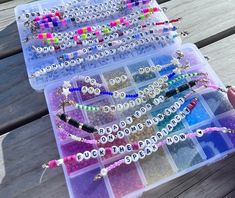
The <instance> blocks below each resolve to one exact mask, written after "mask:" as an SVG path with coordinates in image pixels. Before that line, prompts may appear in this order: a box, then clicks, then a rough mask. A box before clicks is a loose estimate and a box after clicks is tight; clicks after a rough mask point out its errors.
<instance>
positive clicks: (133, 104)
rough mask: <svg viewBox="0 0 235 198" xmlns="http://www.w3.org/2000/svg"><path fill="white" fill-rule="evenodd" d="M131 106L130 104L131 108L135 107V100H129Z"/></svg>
mask: <svg viewBox="0 0 235 198" xmlns="http://www.w3.org/2000/svg"><path fill="white" fill-rule="evenodd" d="M129 106H130V108H133V107H135V102H134V100H130V101H129Z"/></svg>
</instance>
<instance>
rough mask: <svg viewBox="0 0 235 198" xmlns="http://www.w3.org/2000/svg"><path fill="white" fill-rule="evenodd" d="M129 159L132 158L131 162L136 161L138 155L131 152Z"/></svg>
mask: <svg viewBox="0 0 235 198" xmlns="http://www.w3.org/2000/svg"><path fill="white" fill-rule="evenodd" d="M131 159H132V161H133V162H137V161H138V159H139V155H138V154H136V153H133V154H132V155H131Z"/></svg>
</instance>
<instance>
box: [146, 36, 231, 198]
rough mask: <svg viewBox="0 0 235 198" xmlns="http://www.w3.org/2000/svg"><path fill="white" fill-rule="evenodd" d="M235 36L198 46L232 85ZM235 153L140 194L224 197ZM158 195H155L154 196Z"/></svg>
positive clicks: (228, 189)
mask: <svg viewBox="0 0 235 198" xmlns="http://www.w3.org/2000/svg"><path fill="white" fill-rule="evenodd" d="M234 44H235V35H232V36H230V37H227V38H225V39H222V40H220V41H218V42H215V43H213V44H211V45H208V46H206V47H204V48H202V49H201V51H202V53H203V54H204V55H207V56H209V58H210V64H211V66H212V67H213V69H214V70H215V71H216V73H217V74H218V76H219V77H220V78H221V80H222V81H223V82H224V83H225V84H233V85H234V84H235V78H234V76H235V70H234V66H233V65H234V63H235V61H234V54H235V49H234V47H233V46H234ZM234 164H235V154H234V155H232V156H231V157H230V158H228V159H226V160H222V161H221V162H218V163H216V164H213V165H212V166H206V167H203V168H200V169H199V170H195V171H193V172H191V173H189V174H186V175H184V176H182V177H179V178H177V179H175V180H173V181H171V182H168V183H166V184H164V185H161V186H160V187H158V188H155V189H152V190H150V191H149V192H146V193H144V194H143V196H142V197H143V198H145V197H146V198H156V197H166V198H167V197H200V198H204V197H205V198H206V197H223V196H225V195H227V194H228V195H229V193H231V195H233V194H234V191H235V180H234V178H235V167H234ZM156 195H157V196H156Z"/></svg>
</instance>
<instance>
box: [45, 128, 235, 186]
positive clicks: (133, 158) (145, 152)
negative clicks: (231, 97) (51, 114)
mask: <svg viewBox="0 0 235 198" xmlns="http://www.w3.org/2000/svg"><path fill="white" fill-rule="evenodd" d="M210 132H223V133H235V130H233V129H228V128H226V127H222V128H219V127H212V128H206V129H204V130H201V129H198V130H197V131H196V132H193V133H188V134H185V133H180V134H179V135H173V136H172V137H167V138H166V139H165V140H162V141H161V142H159V143H156V142H151V143H150V145H149V146H147V147H145V148H144V149H141V150H139V151H138V153H132V154H131V155H127V156H125V158H123V159H121V160H118V161H117V162H115V163H113V164H111V165H109V166H108V167H106V168H102V169H101V171H100V173H99V174H97V175H96V176H95V178H94V181H96V180H99V179H101V178H103V177H105V176H107V175H108V173H109V172H110V171H111V170H113V169H116V168H117V167H119V166H121V165H122V164H127V165H128V164H131V163H132V162H137V161H138V160H139V159H144V158H145V157H146V156H149V155H151V154H152V153H153V152H156V151H157V150H158V148H160V147H162V146H164V145H172V144H173V143H174V144H176V143H178V142H180V141H185V140H186V139H189V138H194V137H199V138H200V137H202V136H203V135H204V134H207V133H210ZM81 156H82V155H80V154H79V159H80V157H81ZM82 157H83V156H82ZM74 158H75V160H77V161H78V162H79V160H78V159H77V158H76V157H74ZM51 163H52V165H49V164H47V168H54V167H56V166H57V163H56V162H51ZM54 163H55V164H54ZM53 164H54V165H53ZM43 167H44V168H45V165H43Z"/></svg>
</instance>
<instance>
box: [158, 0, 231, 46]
mask: <svg viewBox="0 0 235 198" xmlns="http://www.w3.org/2000/svg"><path fill="white" fill-rule="evenodd" d="M162 6H165V7H167V8H168V10H167V11H166V15H167V16H168V18H169V19H171V18H177V17H183V21H182V23H181V24H180V30H179V31H182V30H183V31H188V32H189V33H190V34H189V35H188V37H186V38H184V39H183V40H184V42H190V43H197V42H199V41H201V40H204V39H206V38H209V37H211V36H212V35H216V34H218V33H220V32H223V31H224V30H229V29H230V28H232V27H234V18H235V12H234V9H235V3H234V1H219V0H197V1H190V0H172V1H169V2H167V3H164V4H162ZM232 30H233V31H232V32H233V33H235V29H232ZM232 32H231V33H230V34H232ZM224 35H226V34H225V33H224ZM221 36H223V35H221Z"/></svg>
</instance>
